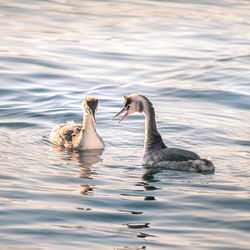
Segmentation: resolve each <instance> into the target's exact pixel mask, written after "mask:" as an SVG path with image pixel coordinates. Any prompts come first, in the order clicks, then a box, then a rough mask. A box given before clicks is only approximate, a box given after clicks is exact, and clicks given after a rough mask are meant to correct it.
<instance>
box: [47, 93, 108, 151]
mask: <svg viewBox="0 0 250 250" xmlns="http://www.w3.org/2000/svg"><path fill="white" fill-rule="evenodd" d="M98 107H99V104H98V99H97V98H94V97H86V98H85V99H84V102H83V112H84V113H85V115H84V118H83V124H82V125H79V124H75V123H74V122H73V121H70V122H67V123H66V124H57V125H56V126H55V127H54V128H53V129H52V131H51V133H50V137H49V140H50V141H51V142H53V143H54V144H56V145H58V146H63V147H65V148H69V149H79V150H88V149H103V148H104V142H103V140H102V138H101V137H100V136H99V135H98V134H97V132H96V129H95V126H94V124H95V112H97V110H98Z"/></svg>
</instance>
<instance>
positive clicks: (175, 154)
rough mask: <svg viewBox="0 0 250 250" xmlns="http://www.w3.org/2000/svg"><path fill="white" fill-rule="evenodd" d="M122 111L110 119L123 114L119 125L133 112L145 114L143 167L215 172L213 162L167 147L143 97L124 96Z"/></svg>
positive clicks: (151, 109)
mask: <svg viewBox="0 0 250 250" xmlns="http://www.w3.org/2000/svg"><path fill="white" fill-rule="evenodd" d="M124 99H125V100H124V104H123V109H122V110H121V111H120V112H119V113H118V114H116V115H115V116H114V117H113V118H112V119H114V118H116V117H117V116H119V115H120V114H122V113H124V112H125V114H124V116H123V117H122V118H121V119H120V121H119V123H120V122H121V121H122V120H123V119H125V118H126V117H127V116H128V115H130V114H132V113H134V112H139V113H141V112H143V113H144V114H145V141H144V155H143V165H146V166H154V167H160V168H166V169H172V170H181V171H188V172H199V173H201V172H209V173H212V172H214V171H215V167H214V165H213V162H212V161H211V160H208V159H203V158H201V157H200V156H199V155H198V154H196V153H194V152H192V151H189V150H184V149H179V148H169V147H167V146H166V145H165V144H164V142H163V140H162V137H161V135H160V133H159V132H158V130H157V126H156V121H155V111H154V107H153V105H152V103H151V102H150V101H149V99H148V98H147V97H145V96H143V95H139V94H133V95H127V96H124Z"/></svg>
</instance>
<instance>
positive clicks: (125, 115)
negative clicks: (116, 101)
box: [112, 107, 128, 123]
mask: <svg viewBox="0 0 250 250" xmlns="http://www.w3.org/2000/svg"><path fill="white" fill-rule="evenodd" d="M123 112H126V113H125V114H124V116H123V117H122V119H121V120H119V122H118V123H120V122H121V121H122V120H124V119H125V118H126V117H127V116H128V107H124V108H123V109H122V110H121V111H120V112H119V113H118V114H116V115H115V116H114V117H113V118H112V119H114V118H116V117H117V116H118V115H120V114H122V113H123Z"/></svg>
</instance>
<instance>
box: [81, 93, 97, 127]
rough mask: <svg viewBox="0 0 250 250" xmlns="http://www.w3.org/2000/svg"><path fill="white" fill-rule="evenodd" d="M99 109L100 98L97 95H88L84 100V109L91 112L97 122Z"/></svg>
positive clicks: (88, 112) (86, 112) (87, 112)
mask: <svg viewBox="0 0 250 250" xmlns="http://www.w3.org/2000/svg"><path fill="white" fill-rule="evenodd" d="M98 109H99V104H98V99H97V98H95V97H86V98H85V99H84V101H83V111H84V112H85V114H89V115H90V116H91V118H92V119H93V122H94V123H95V113H96V112H97V111H98Z"/></svg>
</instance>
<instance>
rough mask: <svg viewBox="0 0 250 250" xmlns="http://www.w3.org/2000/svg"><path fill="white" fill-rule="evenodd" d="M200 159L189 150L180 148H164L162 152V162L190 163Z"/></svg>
mask: <svg viewBox="0 0 250 250" xmlns="http://www.w3.org/2000/svg"><path fill="white" fill-rule="evenodd" d="M198 159H200V156H199V155H197V154H196V153H194V152H192V151H189V150H184V149H179V148H164V149H162V150H161V160H165V161H188V160H198Z"/></svg>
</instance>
